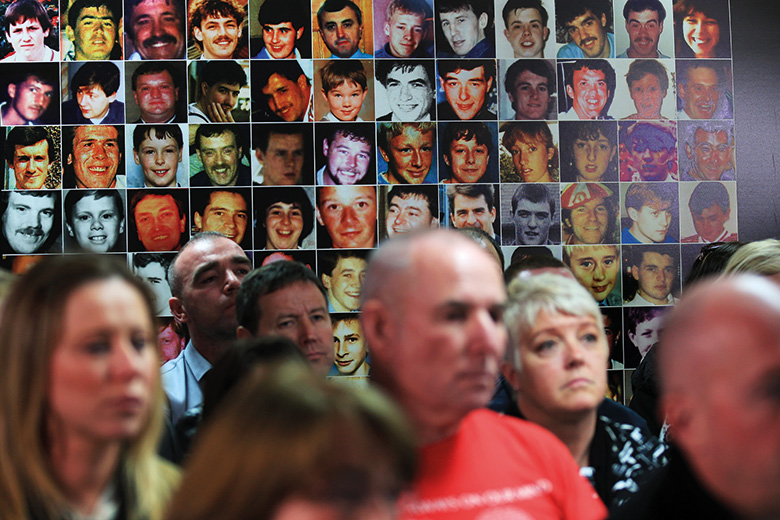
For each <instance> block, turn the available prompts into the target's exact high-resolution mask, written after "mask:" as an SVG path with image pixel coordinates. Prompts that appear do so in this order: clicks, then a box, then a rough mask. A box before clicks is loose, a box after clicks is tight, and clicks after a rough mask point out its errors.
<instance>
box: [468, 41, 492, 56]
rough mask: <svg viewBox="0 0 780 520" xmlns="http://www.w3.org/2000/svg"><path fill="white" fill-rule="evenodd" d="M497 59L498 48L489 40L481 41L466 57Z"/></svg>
mask: <svg viewBox="0 0 780 520" xmlns="http://www.w3.org/2000/svg"><path fill="white" fill-rule="evenodd" d="M495 57H496V48H495V47H494V46H493V44H492V43H491V42H490V41H489V40H488V39H487V38H483V39H481V40H480V41H479V42H478V43H477V44H476V45H475V46H474V48H472V49H471V50H470V51H469V52H468V54H466V55H465V56H464V58H495Z"/></svg>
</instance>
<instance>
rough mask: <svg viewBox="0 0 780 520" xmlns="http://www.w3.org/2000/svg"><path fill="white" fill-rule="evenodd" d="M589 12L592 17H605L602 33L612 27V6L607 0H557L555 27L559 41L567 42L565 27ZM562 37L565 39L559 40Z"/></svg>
mask: <svg viewBox="0 0 780 520" xmlns="http://www.w3.org/2000/svg"><path fill="white" fill-rule="evenodd" d="M588 11H590V12H591V13H592V14H593V15H594V16H596V17H600V16H602V15H604V16H606V17H607V25H606V26H605V27H604V32H607V29H608V28H609V27H611V25H612V5H611V4H610V2H609V0H558V1H557V2H555V25H556V32H557V33H558V36H559V39H560V41H567V38H568V35H567V28H566V26H567V25H568V24H569V23H570V22H571V21H572V20H574V19H575V18H577V17H578V16H582V15H584V14H585V13H586V12H588ZM561 36H564V37H565V38H561Z"/></svg>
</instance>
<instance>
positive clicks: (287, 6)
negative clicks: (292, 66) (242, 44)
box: [249, 0, 311, 60]
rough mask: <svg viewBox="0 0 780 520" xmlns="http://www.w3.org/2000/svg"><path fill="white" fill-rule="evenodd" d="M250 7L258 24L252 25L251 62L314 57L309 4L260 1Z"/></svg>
mask: <svg viewBox="0 0 780 520" xmlns="http://www.w3.org/2000/svg"><path fill="white" fill-rule="evenodd" d="M258 6H259V7H258ZM249 8H250V12H256V13H257V24H254V23H252V24H251V25H250V30H251V33H252V34H251V39H250V42H249V44H250V46H251V48H252V59H255V60H291V59H295V58H297V59H300V58H311V29H310V28H309V27H310V26H309V2H306V1H305V0H261V1H260V2H252V5H250V6H249Z"/></svg>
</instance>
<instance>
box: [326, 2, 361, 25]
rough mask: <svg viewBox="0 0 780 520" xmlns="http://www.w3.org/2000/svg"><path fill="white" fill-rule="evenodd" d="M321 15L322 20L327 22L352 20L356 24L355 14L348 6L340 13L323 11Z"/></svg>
mask: <svg viewBox="0 0 780 520" xmlns="http://www.w3.org/2000/svg"><path fill="white" fill-rule="evenodd" d="M322 15H323V16H322V19H323V20H325V21H328V22H331V21H346V20H354V21H355V22H357V13H355V11H354V9H352V8H351V7H350V6H346V7H345V8H344V9H342V10H341V11H335V12H331V11H323V13H322Z"/></svg>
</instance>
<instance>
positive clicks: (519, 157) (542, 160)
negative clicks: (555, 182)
mask: <svg viewBox="0 0 780 520" xmlns="http://www.w3.org/2000/svg"><path fill="white" fill-rule="evenodd" d="M510 152H512V163H513V164H514V165H515V171H516V172H517V173H518V175H520V177H522V178H523V180H524V181H525V182H551V181H552V179H551V178H550V170H549V163H550V159H552V157H553V155H555V148H548V147H547V146H546V145H545V144H544V143H543V142H541V141H530V142H528V143H526V142H523V141H515V143H514V144H513V145H512V149H511V150H510Z"/></svg>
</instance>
